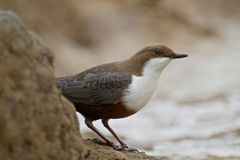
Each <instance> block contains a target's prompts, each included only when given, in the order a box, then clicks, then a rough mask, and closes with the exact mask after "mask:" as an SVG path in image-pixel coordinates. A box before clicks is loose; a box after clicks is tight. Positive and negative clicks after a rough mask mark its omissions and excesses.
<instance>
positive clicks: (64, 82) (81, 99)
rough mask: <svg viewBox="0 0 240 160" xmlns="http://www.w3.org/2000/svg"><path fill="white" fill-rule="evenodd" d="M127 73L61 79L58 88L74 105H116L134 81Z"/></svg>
mask: <svg viewBox="0 0 240 160" xmlns="http://www.w3.org/2000/svg"><path fill="white" fill-rule="evenodd" d="M131 77H132V76H131V75H130V74H126V73H120V72H119V73H118V72H116V73H112V72H102V73H87V74H84V75H81V74H80V75H78V76H76V77H74V78H72V79H70V80H68V79H66V78H59V79H58V80H57V86H59V88H61V91H62V93H63V95H64V96H65V97H66V98H67V99H69V100H70V101H71V102H73V103H80V104H87V105H105V104H116V103H118V102H119V101H120V97H121V95H122V94H123V91H124V89H126V88H127V87H128V85H129V84H130V83H131V81H132V78H131Z"/></svg>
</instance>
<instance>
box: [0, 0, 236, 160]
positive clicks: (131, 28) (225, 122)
mask: <svg viewBox="0 0 240 160" xmlns="http://www.w3.org/2000/svg"><path fill="white" fill-rule="evenodd" d="M239 8H240V1H239V0H231V1H229V0H211V1H209V0H201V1H199V0H181V1H179V0H121V1H113V0H101V1H98V0H51V1H49V0H41V1H38V0H0V9H3V10H12V11H14V12H16V13H17V14H18V15H19V16H20V17H21V18H22V19H23V20H24V22H25V24H26V25H27V26H28V27H29V28H30V29H31V30H32V31H34V32H36V33H38V34H39V35H40V36H41V37H43V39H44V40H45V41H46V43H47V44H48V46H49V48H51V49H52V50H53V52H54V54H55V68H56V75H57V76H63V75H70V74H74V73H77V72H81V71H82V70H84V69H86V68H88V67H91V66H94V65H98V64H102V63H107V62H111V61H119V60H122V59H126V58H128V57H129V56H131V55H132V54H134V53H136V52H137V51H138V50H140V49H142V48H143V47H145V46H147V45H150V44H164V45H166V46H168V47H170V48H171V49H173V50H174V51H176V52H179V53H186V54H188V55H189V57H188V58H186V59H181V60H176V61H173V62H172V63H171V64H170V65H169V66H168V67H167V68H166V69H165V70H164V72H163V73H162V75H161V77H160V79H159V85H158V89H157V92H156V93H155V95H154V97H153V98H152V100H151V102H150V103H149V104H148V105H147V106H146V107H145V108H144V109H142V110H141V111H140V112H139V113H137V114H135V115H133V116H131V117H129V118H125V119H120V120H112V121H110V123H111V125H112V127H113V128H114V129H115V130H116V132H117V133H118V134H120V136H121V137H122V138H123V139H124V140H125V141H126V143H127V144H128V145H129V146H130V147H135V148H138V149H140V150H144V151H145V152H147V153H149V154H155V155H161V156H167V157H174V158H175V159H177V158H178V159H211V158H212V157H217V158H219V159H220V158H222V159H225V158H229V159H239V158H240V31H239V28H240V21H239V19H240V10H239ZM78 117H79V120H80V124H81V130H82V133H83V136H84V137H85V138H87V137H89V136H91V135H94V134H93V133H92V132H91V131H90V130H89V129H87V128H86V127H85V125H84V124H83V118H82V117H81V115H79V114H78ZM129 122H130V123H129ZM96 126H97V127H98V128H100V130H101V131H102V132H104V133H105V134H106V135H109V136H110V134H109V133H108V132H107V131H106V130H105V129H104V128H103V127H102V125H101V124H100V123H98V122H96ZM94 136H96V135H94Z"/></svg>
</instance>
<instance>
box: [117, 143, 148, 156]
mask: <svg viewBox="0 0 240 160" xmlns="http://www.w3.org/2000/svg"><path fill="white" fill-rule="evenodd" d="M114 149H115V150H118V151H128V152H134V153H141V154H145V153H144V152H139V151H138V150H137V149H134V148H129V147H128V146H127V145H126V144H121V145H119V146H116V147H115V148H114Z"/></svg>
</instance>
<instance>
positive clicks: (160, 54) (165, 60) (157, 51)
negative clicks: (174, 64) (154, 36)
mask: <svg viewBox="0 0 240 160" xmlns="http://www.w3.org/2000/svg"><path fill="white" fill-rule="evenodd" d="M187 56H188V55H186V54H178V53H175V52H174V51H173V50H171V49H170V48H168V47H166V46H163V45H152V46H148V47H145V48H143V49H142V50H140V51H139V52H137V53H136V54H135V55H133V56H132V57H131V58H130V59H132V60H134V61H137V62H138V63H140V64H141V65H142V66H143V69H144V68H147V69H150V70H152V71H162V70H163V69H164V68H165V67H166V66H167V65H168V64H169V62H170V61H171V60H173V59H179V58H185V57H187Z"/></svg>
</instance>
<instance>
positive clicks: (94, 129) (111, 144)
mask: <svg viewBox="0 0 240 160" xmlns="http://www.w3.org/2000/svg"><path fill="white" fill-rule="evenodd" d="M85 124H86V125H87V126H88V128H90V129H92V130H93V131H94V132H95V133H97V134H98V135H99V136H100V137H101V138H102V139H104V140H105V141H106V143H107V144H108V145H110V146H112V147H113V148H114V149H115V148H116V147H117V146H116V145H115V144H114V143H113V142H111V141H109V140H108V139H107V138H106V137H105V136H104V135H103V134H102V133H101V132H100V131H99V130H98V129H97V128H95V127H94V125H93V124H92V120H90V119H87V118H86V119H85Z"/></svg>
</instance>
